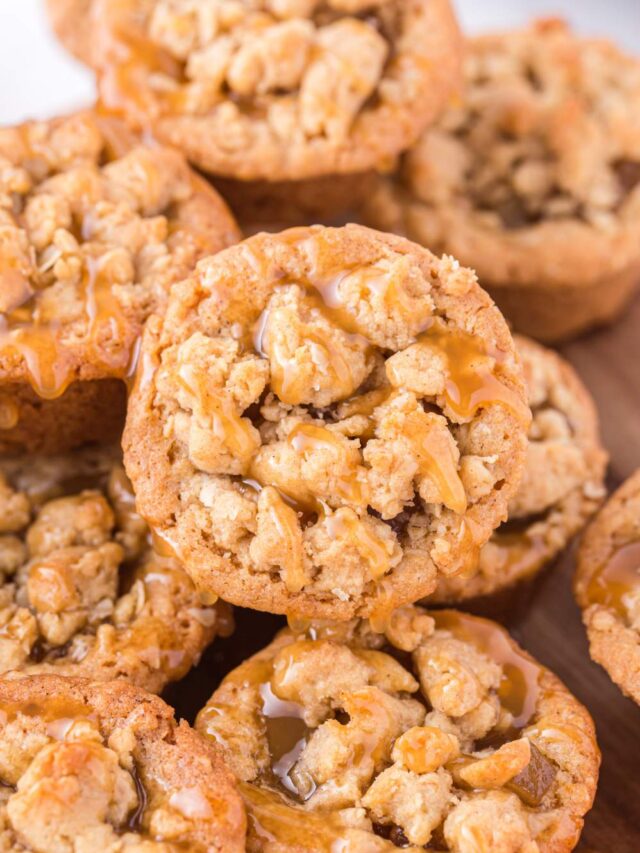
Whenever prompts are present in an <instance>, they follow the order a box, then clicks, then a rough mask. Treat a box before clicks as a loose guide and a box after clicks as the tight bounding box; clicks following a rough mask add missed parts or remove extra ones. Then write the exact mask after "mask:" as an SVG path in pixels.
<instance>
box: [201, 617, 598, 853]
mask: <svg viewBox="0 0 640 853" xmlns="http://www.w3.org/2000/svg"><path fill="white" fill-rule="evenodd" d="M549 678H552V677H551V676H550V675H549V674H548V673H545V671H544V670H543V669H542V668H541V667H540V666H539V665H538V664H536V663H535V662H533V661H532V660H531V659H530V658H529V657H528V656H526V655H525V654H524V653H522V652H520V651H519V650H518V648H517V646H515V644H514V643H513V642H512V641H511V640H510V638H509V637H508V635H507V634H506V632H505V631H504V630H503V629H501V628H499V627H498V626H497V625H495V624H494V623H490V622H487V621H485V620H480V619H477V618H474V617H469V616H465V615H463V614H459V613H456V612H454V611H441V612H440V613H431V614H428V613H427V612H426V611H423V610H420V609H419V608H415V607H412V606H409V607H405V608H401V609H400V610H398V611H396V612H395V613H394V614H393V616H392V617H391V619H390V620H389V622H388V624H387V626H386V630H385V634H384V635H382V634H374V633H372V632H371V630H370V629H369V628H368V627H367V626H366V624H364V623H354V622H351V623H342V624H340V625H336V624H335V623H334V624H331V625H330V624H328V623H327V624H320V623H317V624H315V625H313V624H312V626H311V628H308V629H307V631H306V633H303V634H300V633H295V632H294V631H292V630H289V631H285V632H283V633H282V634H280V635H279V636H278V637H277V638H276V640H275V641H274V642H273V643H272V644H271V645H270V646H269V647H267V648H266V649H264V650H263V651H261V652H259V653H258V654H257V655H255V656H254V657H253V658H251V659H250V660H248V661H247V662H246V663H244V664H243V665H242V666H240V667H239V668H238V669H236V670H234V671H233V672H232V673H230V675H228V676H227V677H226V678H225V680H224V681H223V682H222V684H221V686H220V687H219V688H218V690H217V691H216V692H215V693H214V695H213V696H212V698H211V700H210V701H209V703H208V705H207V706H206V707H205V708H204V709H203V710H202V711H201V712H200V715H199V717H198V721H197V724H196V725H197V727H198V728H199V730H200V731H201V732H203V733H204V734H205V735H207V736H209V737H210V738H212V739H214V740H215V741H216V742H217V743H219V744H221V745H223V747H224V748H225V750H226V756H227V760H228V761H229V762H230V764H231V766H232V768H233V769H234V771H235V773H236V774H237V775H238V777H239V778H240V779H241V780H243V781H244V782H245V783H248V784H247V785H246V787H245V797H246V800H247V804H248V808H249V813H250V815H251V813H252V811H253V814H254V821H255V825H256V829H255V832H256V835H257V836H258V837H260V836H261V832H267V833H270V834H271V836H272V837H275V839H276V842H280V843H282V844H283V845H284V846H283V847H282V849H286V842H289V843H290V844H293V845H295V843H296V841H299V839H297V838H296V835H295V829H294V828H292V827H293V821H292V817H291V815H289V816H288V819H287V812H286V811H285V810H284V806H285V805H286V806H287V807H288V808H289V809H296V808H297V809H299V810H300V811H299V813H298V817H299V821H298V823H299V825H300V832H303V831H304V830H303V826H304V821H305V819H306V815H307V813H310V814H311V815H313V813H314V812H316V813H319V814H321V815H322V817H323V819H326V823H325V829H324V831H322V830H319V832H320V834H319V838H320V841H319V842H318V846H313V847H312V849H322V850H324V849H327V850H330V849H335V848H332V847H331V846H330V844H329V843H327V844H326V847H325V846H323V844H324V842H325V841H327V840H330V839H327V834H329V835H330V836H333V841H334V842H336V841H337V840H339V839H342V840H344V841H347V840H348V841H350V842H351V843H352V844H353V847H349V849H353V850H355V851H360V850H362V851H365V850H377V849H380V850H386V849H393V847H394V846H395V847H408V846H410V845H415V846H416V847H423V846H427V845H429V849H431V848H432V847H433V849H438V850H452V851H456V853H478V851H487V853H488V851H493V850H521V851H527V853H534V852H535V851H538V850H539V849H543V848H544V843H550V842H551V840H552V839H553V837H554V835H555V834H556V833H557V834H558V837H560V836H562V835H563V833H564V832H566V831H567V826H566V825H565V822H566V821H567V820H568V821H569V824H570V822H571V821H570V819H568V816H567V815H566V813H565V809H566V807H567V805H569V804H570V806H569V807H570V808H571V807H576V808H577V809H579V808H580V807H583V808H584V807H585V802H584V798H585V796H587V795H586V789H585V788H584V787H583V784H584V782H585V781H586V777H587V776H588V775H589V774H592V773H593V772H594V767H593V764H592V759H593V755H592V754H591V753H590V749H591V747H590V746H589V737H590V734H589V728H588V726H587V725H586V723H585V720H584V719H583V718H581V717H580V716H579V715H577V714H573V715H567V714H566V713H564V712H566V710H567V709H566V708H565V709H564V711H561V709H560V705H561V703H562V700H559V699H558V695H559V694H558V685H557V682H556V683H555V684H551V682H550V681H549V680H548V679H549ZM566 695H567V699H569V696H568V694H566ZM569 701H570V702H573V700H570V699H569ZM591 735H592V733H591ZM256 788H257V789H258V791H257V792H256ZM372 836H376V837H377V839H378V840H379V839H386V840H387V841H388V842H389V843H388V845H382V844H381V845H380V847H379V848H378V846H377V844H378V841H375V843H374V839H373V837H372ZM538 840H539V841H540V845H541V846H540V848H539V846H538V843H537V842H538ZM367 845H368V846H367ZM278 849H280V848H278ZM299 849H305V848H304V847H300V848H299ZM549 849H551V847H550V848H549Z"/></svg>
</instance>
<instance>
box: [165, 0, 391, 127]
mask: <svg viewBox="0 0 640 853" xmlns="http://www.w3.org/2000/svg"><path fill="white" fill-rule="evenodd" d="M397 14H398V10H397V4H396V3H394V2H392V0H346V2H345V0H328V2H326V3H324V2H322V3H321V2H318V0H284V1H283V2H281V0H264V1H261V2H258V3H245V2H241V1H240V0H223V2H215V0H206V2H201V3H193V2H192V0H161V2H159V3H156V4H154V8H153V12H152V14H151V17H150V19H149V36H150V38H151V40H152V42H153V43H154V44H156V45H158V46H159V47H161V48H162V49H164V50H165V51H167V52H168V53H169V54H170V56H171V57H172V58H173V59H174V60H175V61H176V62H177V63H180V64H181V71H182V75H183V77H179V78H178V79H176V78H175V77H173V76H171V75H162V73H159V74H158V75H157V77H156V78H155V79H154V82H153V85H154V86H157V87H158V89H161V88H162V87H163V86H165V87H166V90H165V91H166V92H167V94H168V95H169V97H170V98H171V96H172V95H177V94H178V93H179V103H180V106H181V108H182V109H183V110H185V111H187V112H191V113H201V112H206V111H208V110H210V109H211V108H212V107H214V106H215V105H216V104H218V103H219V102H220V101H222V100H225V101H227V102H228V106H227V108H226V109H227V111H228V112H229V114H230V116H231V117H235V114H236V113H237V112H242V111H243V109H245V108H246V109H248V110H250V111H251V110H252V109H255V110H259V109H260V108H262V109H264V110H266V112H267V115H268V118H267V120H268V121H269V122H270V123H271V124H273V125H275V126H276V127H278V128H279V130H280V132H281V133H282V134H283V135H284V132H285V131H287V130H289V129H295V130H296V132H300V131H301V132H302V133H303V134H304V135H305V136H309V137H312V136H325V137H328V138H335V139H343V138H344V137H345V136H346V135H347V134H348V132H349V128H350V126H351V124H352V122H353V120H354V118H355V117H356V115H357V114H358V113H359V112H360V110H361V109H362V108H363V107H364V106H365V104H367V101H368V100H369V99H370V98H372V97H373V96H374V95H376V96H377V97H380V98H385V97H388V96H392V95H393V84H392V82H390V81H386V80H385V79H384V76H385V66H386V63H387V61H388V60H389V58H390V56H391V52H392V48H391V45H390V43H389V38H388V37H385V31H386V33H388V36H389V37H393V34H394V31H395V29H396V27H397V22H396V18H397ZM298 126H299V128H300V130H299V131H298Z"/></svg>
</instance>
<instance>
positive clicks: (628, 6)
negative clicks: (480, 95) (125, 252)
mask: <svg viewBox="0 0 640 853" xmlns="http://www.w3.org/2000/svg"><path fill="white" fill-rule="evenodd" d="M455 5H456V7H457V9H458V12H459V14H460V19H461V21H462V23H463V26H465V27H466V28H467V29H468V30H470V31H473V30H479V29H486V28H489V27H491V28H495V27H506V26H511V25H512V24H520V23H524V22H525V21H526V20H528V19H529V18H530V17H532V16H534V15H543V14H547V15H548V14H558V13H559V14H562V15H565V16H566V17H567V18H569V20H571V22H572V23H573V24H574V26H576V27H577V28H578V29H580V30H582V31H584V32H588V33H596V34H603V35H609V36H611V37H612V38H614V39H616V40H617V41H618V42H619V43H620V44H622V45H624V46H625V47H626V48H627V49H628V50H630V51H633V52H635V53H637V54H640V0H608V2H607V0H551V2H544V0H455ZM93 92H94V87H93V79H92V76H91V74H90V73H89V72H88V71H86V70H85V69H84V68H83V67H82V66H81V65H79V64H78V63H77V62H75V60H73V59H72V58H70V57H69V56H67V54H66V53H65V52H64V50H63V49H62V48H61V47H60V46H59V45H58V44H57V42H56V41H55V39H54V38H53V36H52V35H51V34H50V32H49V29H48V26H47V20H46V16H45V11H44V0H0V124H12V123H14V122H17V121H22V120H23V119H25V118H31V117H34V118H46V117H48V116H53V115H56V113H61V112H65V111H68V110H70V109H73V108H75V107H79V106H83V105H87V104H90V103H91V102H92V100H93Z"/></svg>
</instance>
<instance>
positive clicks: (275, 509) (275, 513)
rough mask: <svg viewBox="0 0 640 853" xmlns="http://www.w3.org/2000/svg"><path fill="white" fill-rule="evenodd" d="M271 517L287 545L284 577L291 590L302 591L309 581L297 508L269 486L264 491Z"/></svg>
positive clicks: (282, 560)
mask: <svg viewBox="0 0 640 853" xmlns="http://www.w3.org/2000/svg"><path fill="white" fill-rule="evenodd" d="M263 494H264V497H265V499H266V500H265V501H264V504H265V505H266V507H267V512H268V514H269V518H270V520H271V522H272V524H273V527H275V529H276V530H277V531H278V535H279V536H280V539H281V540H282V541H283V543H284V545H285V552H284V555H283V556H282V557H281V563H282V565H281V568H282V577H283V580H284V584H285V586H286V587H287V589H288V590H289V592H293V593H296V592H300V590H301V589H302V588H303V586H304V585H305V583H306V581H307V577H306V574H305V572H304V562H303V549H302V537H301V535H300V525H299V523H298V516H297V515H296V512H295V510H294V509H293V508H292V507H291V506H288V505H287V503H286V502H285V500H284V499H283V498H282V496H281V495H280V493H279V492H278V490H277V489H275V488H273V487H272V486H267V487H266V489H265V490H264V492H263Z"/></svg>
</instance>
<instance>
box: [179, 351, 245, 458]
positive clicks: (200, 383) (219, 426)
mask: <svg viewBox="0 0 640 853" xmlns="http://www.w3.org/2000/svg"><path fill="white" fill-rule="evenodd" d="M178 382H179V383H180V385H181V386H182V388H183V389H184V390H185V391H186V393H187V394H188V395H189V396H190V397H191V398H192V399H193V402H194V409H195V410H196V412H197V413H198V414H199V415H200V416H201V417H203V418H204V419H205V420H206V421H207V422H208V423H209V424H210V427H211V430H212V432H213V434H214V435H215V436H216V438H217V439H218V440H219V441H220V442H221V443H222V444H223V445H224V446H225V447H226V448H227V449H228V451H229V453H231V454H232V456H234V457H235V458H236V459H239V460H240V461H241V462H243V463H244V465H245V467H247V469H248V466H249V464H250V461H251V457H252V456H253V455H254V453H255V450H256V440H255V437H254V432H253V427H252V425H251V421H250V420H249V419H248V418H243V417H242V415H241V413H240V412H239V411H238V407H237V405H236V403H235V401H234V400H233V399H232V398H231V397H230V396H228V395H227V394H225V393H220V394H217V393H215V392H213V393H212V392H211V391H210V390H209V388H208V387H207V382H206V375H204V374H203V375H198V374H196V373H195V372H194V371H191V370H190V369H189V368H188V366H183V367H181V368H180V370H179V371H178Z"/></svg>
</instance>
